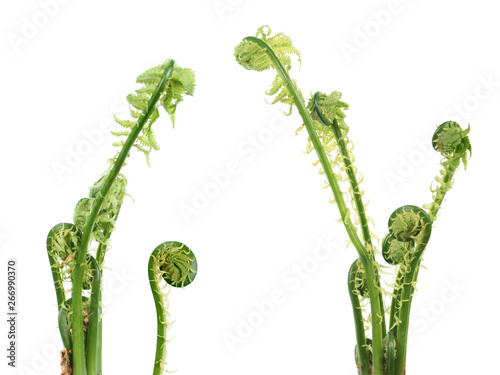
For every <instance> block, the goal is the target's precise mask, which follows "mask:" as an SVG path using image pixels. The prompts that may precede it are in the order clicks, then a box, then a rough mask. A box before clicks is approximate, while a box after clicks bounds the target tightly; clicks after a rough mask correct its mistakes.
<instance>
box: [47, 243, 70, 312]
mask: <svg viewBox="0 0 500 375" xmlns="http://www.w3.org/2000/svg"><path fill="white" fill-rule="evenodd" d="M47 254H48V255H49V263H50V270H51V271H52V280H53V281H54V288H55V289H56V297H57V307H58V308H60V307H61V305H62V304H63V303H64V301H66V293H65V292H64V285H63V281H62V277H61V272H60V264H59V262H57V261H56V259H55V258H54V257H53V256H52V255H50V252H49V251H47Z"/></svg>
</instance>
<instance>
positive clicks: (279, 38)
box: [234, 26, 304, 114]
mask: <svg viewBox="0 0 500 375" xmlns="http://www.w3.org/2000/svg"><path fill="white" fill-rule="evenodd" d="M270 35H271V29H270V28H269V27H268V26H262V27H260V28H259V29H258V30H257V33H256V34H255V36H256V37H257V38H259V37H260V39H261V40H262V41H263V42H265V43H266V44H267V45H268V46H269V47H270V48H271V49H272V51H273V52H274V54H275V55H276V57H277V58H278V60H279V61H280V63H281V65H282V66H283V68H284V69H286V70H287V71H290V69H291V68H292V60H291V55H295V56H297V58H298V60H299V62H301V59H300V52H299V51H298V50H297V49H296V48H295V47H294V46H293V45H292V41H291V40H290V38H289V37H288V36H286V35H285V34H283V33H278V34H276V35H274V36H270ZM234 55H235V57H236V61H238V63H239V64H240V65H242V66H243V67H245V68H246V69H250V70H255V71H262V70H267V69H270V68H273V69H274V65H273V64H272V63H271V59H270V57H269V55H268V54H267V53H266V51H265V50H264V49H263V48H262V47H261V46H259V45H258V44H257V43H255V42H253V41H251V40H248V39H245V40H243V41H242V42H241V43H240V44H238V45H237V46H236V48H235V49H234ZM291 81H292V84H293V85H294V86H295V88H296V89H297V91H298V93H299V95H300V97H301V99H302V101H303V100H304V98H303V97H302V93H301V92H300V90H299V89H298V87H297V83H296V82H295V80H291ZM266 94H267V95H269V96H274V95H276V96H275V97H274V98H273V101H272V104H275V103H278V102H281V103H284V104H287V105H290V111H289V113H287V114H290V113H291V111H292V105H293V99H292V97H291V96H290V93H289V91H288V88H287V87H286V85H284V84H283V81H282V79H281V77H280V76H279V75H278V74H277V75H276V78H275V79H274V81H273V83H272V85H271V87H270V88H269V89H268V90H267V91H266Z"/></svg>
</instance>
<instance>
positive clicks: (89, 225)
mask: <svg viewBox="0 0 500 375" xmlns="http://www.w3.org/2000/svg"><path fill="white" fill-rule="evenodd" d="M173 68H174V60H170V61H169V62H168V64H167V66H166V68H165V74H164V75H163V78H162V80H161V81H160V83H159V84H158V86H157V88H156V90H155V91H154V93H153V94H152V95H151V98H150V100H149V101H148V103H147V106H146V108H145V109H144V111H143V112H142V114H141V116H140V117H139V118H138V120H137V123H136V125H135V126H134V127H133V128H132V130H131V132H130V135H129V136H128V138H127V140H126V141H125V143H124V145H123V147H122V149H121V151H120V153H119V155H118V157H117V158H116V162H115V164H114V165H113V167H112V168H111V170H110V172H109V174H108V177H107V178H106V181H105V182H104V184H103V185H102V187H101V189H100V191H99V193H98V194H97V197H96V198H95V200H94V202H93V205H92V209H91V211H90V214H89V216H88V218H87V221H86V223H85V227H84V231H83V236H82V239H81V242H80V245H79V247H78V254H77V262H76V268H75V278H74V283H73V314H74V322H73V374H74V375H97V374H96V373H95V372H94V371H93V369H90V370H89V372H88V373H87V368H86V361H85V334H84V331H83V312H82V285H83V273H84V268H83V265H84V262H85V258H86V255H87V250H88V246H89V242H90V236H91V233H92V229H93V228H94V224H95V221H96V218H97V215H98V214H99V210H100V209H101V205H102V203H103V201H104V198H105V197H106V195H107V194H108V192H109V190H110V188H111V186H112V185H113V182H114V181H115V179H116V177H117V176H118V174H119V173H120V170H121V168H122V166H123V164H124V162H125V159H126V158H127V156H128V154H129V152H130V149H131V148H132V146H133V144H134V142H135V141H136V139H137V137H138V136H139V134H140V132H141V130H142V129H143V127H144V125H145V124H146V121H147V120H148V118H149V117H150V115H151V113H152V112H153V110H154V108H155V106H156V103H157V102H158V100H159V98H160V95H161V93H162V91H163V89H164V87H165V84H166V83H167V80H168V78H169V77H170V75H171V74H172V71H173Z"/></svg>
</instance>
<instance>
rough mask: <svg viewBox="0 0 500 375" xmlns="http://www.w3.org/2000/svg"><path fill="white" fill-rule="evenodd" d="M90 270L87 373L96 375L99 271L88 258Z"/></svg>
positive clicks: (94, 262)
mask: <svg viewBox="0 0 500 375" xmlns="http://www.w3.org/2000/svg"><path fill="white" fill-rule="evenodd" d="M90 262H91V264H90V267H91V269H92V277H93V280H92V289H91V293H90V315H89V325H88V329H87V371H88V373H89V374H93V375H97V374H98V360H97V358H98V337H99V319H100V316H99V304H100V299H99V295H100V291H101V270H100V268H99V265H98V263H97V260H95V258H94V257H93V256H90Z"/></svg>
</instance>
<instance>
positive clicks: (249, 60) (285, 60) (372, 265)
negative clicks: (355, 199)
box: [235, 27, 385, 375]
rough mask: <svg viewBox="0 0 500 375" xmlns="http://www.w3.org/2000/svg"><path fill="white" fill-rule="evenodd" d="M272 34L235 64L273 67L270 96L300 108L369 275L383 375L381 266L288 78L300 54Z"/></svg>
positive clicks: (245, 49)
mask: <svg viewBox="0 0 500 375" xmlns="http://www.w3.org/2000/svg"><path fill="white" fill-rule="evenodd" d="M269 34H270V30H269V28H268V27H264V28H260V29H259V30H258V32H257V36H258V35H261V38H260V39H259V38H256V37H247V38H245V39H244V40H243V41H242V42H241V43H240V44H239V45H238V46H236V48H235V57H236V61H238V63H240V64H241V65H242V66H243V67H245V68H247V69H251V70H256V71H262V70H265V69H268V68H270V67H273V68H274V69H275V70H276V72H277V74H278V76H279V78H278V81H276V80H275V82H274V83H273V86H272V89H271V90H272V91H271V92H278V90H279V88H280V87H281V86H283V88H284V89H286V91H287V95H286V97H284V98H283V99H281V98H280V99H278V101H280V102H283V103H284V104H288V105H291V103H293V104H294V105H295V106H296V107H297V109H298V111H299V113H300V115H301V117H302V119H303V121H304V127H305V128H306V130H307V133H308V135H309V139H310V145H311V151H312V150H313V149H314V150H315V152H316V154H317V156H318V159H319V162H320V163H321V166H322V170H321V171H320V173H324V174H325V176H326V178H327V184H328V185H327V186H329V187H330V188H331V190H332V193H333V196H334V197H333V199H334V200H335V201H336V203H337V207H338V209H339V212H340V217H341V219H342V221H343V224H344V226H345V228H346V231H347V233H348V235H349V239H350V240H351V241H352V243H353V244H354V247H355V248H356V251H357V252H358V255H359V258H360V260H361V262H362V264H363V267H364V270H365V273H366V275H367V282H368V288H369V293H370V302H371V303H370V307H371V312H372V317H373V325H372V332H373V368H374V375H383V371H384V353H383V347H382V340H383V338H384V335H385V327H383V326H384V324H383V322H384V308H383V306H382V304H381V302H382V297H381V294H380V289H381V288H380V286H379V282H378V281H377V280H378V277H377V275H378V270H377V267H378V265H377V264H376V262H374V260H373V257H372V255H371V247H370V246H368V245H366V244H365V243H364V241H361V239H360V238H359V235H358V233H357V228H356V226H355V225H354V223H353V222H352V220H351V215H350V210H349V208H348V207H347V205H346V202H345V198H344V193H343V192H342V191H341V190H340V187H339V180H343V178H342V177H340V175H339V173H335V172H334V169H333V168H332V159H335V158H338V157H339V156H338V155H335V156H333V157H332V156H330V155H329V154H328V152H327V150H325V147H324V146H323V142H322V139H321V137H320V135H319V134H321V130H322V125H321V124H319V122H318V121H314V120H313V119H312V118H311V115H310V113H309V111H308V110H307V106H306V104H305V102H304V98H303V96H302V94H301V93H300V91H299V89H298V88H297V85H296V83H295V81H293V80H292V79H291V78H290V76H289V75H288V71H289V70H290V68H291V63H290V61H291V60H290V58H289V55H290V54H291V53H292V54H297V55H298V52H297V51H296V49H295V48H293V49H292V47H293V46H292V44H291V42H290V39H289V38H288V37H284V36H283V34H277V36H279V37H278V38H276V39H275V38H274V37H268V36H269ZM281 38H282V39H281ZM277 39H280V40H281V41H282V43H281V42H280V43H276V44H277V46H276V47H278V48H277V50H276V51H275V50H274V48H272V46H271V45H270V44H268V43H267V41H268V40H270V43H271V44H273V43H274V42H275V41H276V40H277ZM250 43H253V44H250ZM282 44H285V45H286V48H285V49H284V52H282V51H281V50H280V49H279V48H282ZM289 99H290V100H289ZM330 141H331V139H330ZM337 160H339V159H337ZM340 160H341V159H340Z"/></svg>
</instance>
